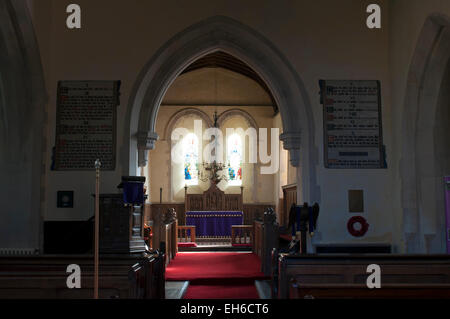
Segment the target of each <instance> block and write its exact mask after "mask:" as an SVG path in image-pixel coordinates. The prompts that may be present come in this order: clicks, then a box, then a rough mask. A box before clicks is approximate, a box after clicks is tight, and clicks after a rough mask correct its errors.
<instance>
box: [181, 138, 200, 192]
mask: <svg viewBox="0 0 450 319" xmlns="http://www.w3.org/2000/svg"><path fill="white" fill-rule="evenodd" d="M183 159H184V165H183V170H184V182H185V184H186V185H198V138H197V136H195V134H193V133H190V134H188V135H186V137H185V138H184V139H183Z"/></svg>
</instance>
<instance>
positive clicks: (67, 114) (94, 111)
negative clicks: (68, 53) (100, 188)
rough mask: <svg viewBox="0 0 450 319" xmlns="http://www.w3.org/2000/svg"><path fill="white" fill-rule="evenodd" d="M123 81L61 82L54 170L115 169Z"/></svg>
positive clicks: (58, 97)
mask: <svg viewBox="0 0 450 319" xmlns="http://www.w3.org/2000/svg"><path fill="white" fill-rule="evenodd" d="M119 88H120V81H59V82H58V96H57V99H58V100H57V113H56V138H55V156H54V161H55V165H54V169H55V170H94V169H95V168H94V163H95V160H96V159H97V158H99V159H100V161H101V163H102V170H114V169H115V166H116V117H117V110H116V109H117V105H119Z"/></svg>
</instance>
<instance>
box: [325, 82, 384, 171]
mask: <svg viewBox="0 0 450 319" xmlns="http://www.w3.org/2000/svg"><path fill="white" fill-rule="evenodd" d="M319 84H320V88H321V103H322V104H323V134H324V143H323V144H324V163H325V167H327V168H353V169H362V168H385V167H386V164H385V160H384V155H383V154H384V152H383V131H382V125H381V120H382V118H381V98H380V96H381V94H380V82H379V81H353V80H320V81H319Z"/></svg>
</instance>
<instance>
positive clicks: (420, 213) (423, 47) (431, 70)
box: [399, 13, 450, 253]
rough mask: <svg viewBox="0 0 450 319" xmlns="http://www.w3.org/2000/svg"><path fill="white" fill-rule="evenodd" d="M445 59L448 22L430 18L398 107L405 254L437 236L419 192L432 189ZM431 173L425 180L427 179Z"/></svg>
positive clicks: (449, 48)
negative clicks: (437, 114)
mask: <svg viewBox="0 0 450 319" xmlns="http://www.w3.org/2000/svg"><path fill="white" fill-rule="evenodd" d="M449 59H450V18H449V17H447V16H445V15H443V14H438V13H436V14H432V15H430V16H429V17H428V18H427V20H426V21H425V24H424V26H423V28H422V31H421V33H420V35H419V39H418V41H417V45H416V49H415V52H414V55H413V57H412V60H411V65H410V69H409V73H408V78H407V86H406V93H405V99H404V105H403V113H402V116H403V121H402V155H401V159H400V165H399V166H400V167H399V168H400V179H401V204H402V210H403V235H404V242H405V250H406V252H408V253H418V252H427V247H426V246H427V240H429V239H430V238H432V237H435V236H436V235H438V234H439V232H440V230H439V229H438V227H439V226H438V223H437V218H438V216H437V215H436V214H437V212H436V209H432V208H431V207H427V208H426V209H425V207H424V205H425V203H424V200H423V197H424V190H425V189H428V190H427V191H428V192H429V191H430V188H431V189H434V188H435V187H436V184H435V183H434V182H433V179H434V178H435V176H432V174H433V173H432V172H433V171H434V162H432V161H429V158H430V157H432V156H433V154H434V143H433V136H432V134H433V132H432V130H431V129H430V128H432V127H433V126H434V122H435V119H436V116H435V115H436V109H437V103H438V98H439V93H440V89H441V88H440V86H441V83H442V80H443V77H444V72H445V70H446V65H447V63H448V62H449ZM430 174H431V175H430Z"/></svg>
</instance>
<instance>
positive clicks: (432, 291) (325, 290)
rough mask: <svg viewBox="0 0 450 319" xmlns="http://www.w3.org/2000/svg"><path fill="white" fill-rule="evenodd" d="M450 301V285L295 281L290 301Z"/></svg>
mask: <svg viewBox="0 0 450 319" xmlns="http://www.w3.org/2000/svg"><path fill="white" fill-rule="evenodd" d="M332 298H333V299H336V298H338V299H372V298H378V299H409V298H412V299H443V298H445V299H450V284H385V285H382V286H381V288H379V289H369V288H367V286H366V285H365V284H302V283H301V282H299V281H298V280H297V279H293V280H292V281H291V284H290V288H289V299H332Z"/></svg>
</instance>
